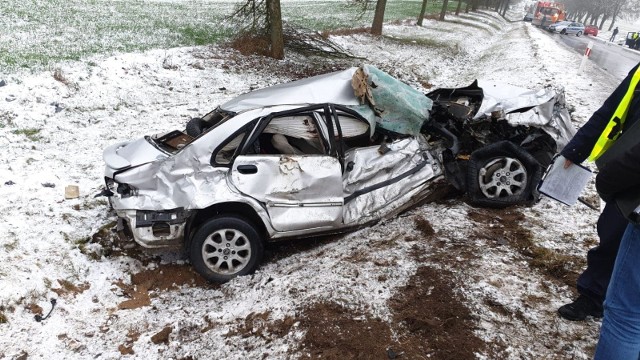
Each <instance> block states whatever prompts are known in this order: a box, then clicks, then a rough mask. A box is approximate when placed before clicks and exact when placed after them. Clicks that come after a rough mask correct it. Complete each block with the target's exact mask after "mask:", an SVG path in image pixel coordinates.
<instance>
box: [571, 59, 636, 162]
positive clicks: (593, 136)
mask: <svg viewBox="0 0 640 360" xmlns="http://www.w3.org/2000/svg"><path fill="white" fill-rule="evenodd" d="M638 66H640V64H638V65H636V66H635V67H634V68H633V69H631V71H630V72H629V74H628V75H627V77H626V78H625V79H624V80H623V81H622V83H620V85H618V87H617V88H616V89H615V90H614V91H613V93H611V95H609V97H608V98H607V100H605V102H604V104H602V106H601V107H600V109H598V110H596V112H595V113H593V115H591V118H590V119H589V121H587V123H586V124H584V126H582V127H581V128H580V130H578V132H577V133H576V135H575V136H574V137H573V138H572V139H571V141H569V143H568V144H567V145H566V146H565V147H564V149H562V151H561V152H560V153H561V154H562V156H564V157H565V158H567V159H569V160H571V161H572V162H574V163H576V164H579V163H581V162H583V161H584V160H585V159H586V158H587V157H589V154H591V150H593V146H594V145H595V144H596V142H597V141H598V138H599V137H600V134H602V131H604V128H605V127H606V126H607V123H608V122H609V120H610V119H611V116H613V113H614V112H615V111H616V108H617V107H618V104H620V101H622V98H623V97H624V94H625V93H626V92H627V89H628V88H629V84H630V83H631V78H632V77H633V74H634V73H635V71H636V69H637V68H638ZM639 87H640V86H639ZM635 92H636V93H635V94H634V96H633V100H632V101H631V106H630V108H629V113H628V114H627V119H626V121H625V123H624V127H623V132H624V129H627V128H628V127H629V126H630V125H631V124H633V123H634V122H636V121H637V120H638V118H639V117H640V91H639V89H638V87H637V88H636V90H635Z"/></svg>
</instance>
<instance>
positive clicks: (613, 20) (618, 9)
mask: <svg viewBox="0 0 640 360" xmlns="http://www.w3.org/2000/svg"><path fill="white" fill-rule="evenodd" d="M619 11H620V6H616V9H615V10H614V11H613V16H612V17H611V25H609V31H611V29H613V24H615V22H616V18H617V17H618V12H619Z"/></svg>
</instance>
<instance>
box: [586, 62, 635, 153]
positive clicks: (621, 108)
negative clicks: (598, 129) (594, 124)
mask: <svg viewBox="0 0 640 360" xmlns="http://www.w3.org/2000/svg"><path fill="white" fill-rule="evenodd" d="M638 82H640V66H639V67H638V68H637V69H636V71H635V73H633V77H632V78H631V83H630V84H629V88H628V89H627V92H626V93H625V94H624V97H623V98H622V101H620V104H618V107H617V108H616V111H615V112H614V113H613V116H611V119H610V120H609V122H608V123H607V126H606V127H605V128H604V131H602V134H600V137H599V138H598V141H596V144H595V145H594V146H593V150H591V154H590V155H589V160H591V161H595V160H597V159H598V158H599V157H600V156H601V155H602V154H604V152H605V151H607V149H609V147H611V145H613V143H614V142H615V141H616V139H617V138H618V137H619V136H620V134H622V128H623V126H624V122H625V120H627V114H628V113H629V105H631V99H633V92H634V91H635V89H636V86H637V85H638Z"/></svg>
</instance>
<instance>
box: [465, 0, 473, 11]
mask: <svg viewBox="0 0 640 360" xmlns="http://www.w3.org/2000/svg"><path fill="white" fill-rule="evenodd" d="M471 1H473V0H469V1H467V6H465V7H464V13H465V14H468V13H469V8H470V7H471Z"/></svg>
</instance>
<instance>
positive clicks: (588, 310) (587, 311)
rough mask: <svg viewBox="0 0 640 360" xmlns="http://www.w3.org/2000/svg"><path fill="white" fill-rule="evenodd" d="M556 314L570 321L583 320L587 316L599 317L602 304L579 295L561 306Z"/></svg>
mask: <svg viewBox="0 0 640 360" xmlns="http://www.w3.org/2000/svg"><path fill="white" fill-rule="evenodd" d="M558 314H560V317H562V318H565V319H567V320H571V321H583V320H585V319H586V318H587V316H593V317H594V318H601V317H602V306H599V305H598V304H596V303H594V302H593V301H592V300H591V299H589V298H588V297H586V296H584V295H580V296H578V298H577V299H576V300H575V301H574V302H572V303H569V304H566V305H563V306H561V307H560V308H559V309H558Z"/></svg>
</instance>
